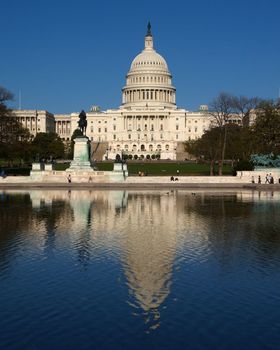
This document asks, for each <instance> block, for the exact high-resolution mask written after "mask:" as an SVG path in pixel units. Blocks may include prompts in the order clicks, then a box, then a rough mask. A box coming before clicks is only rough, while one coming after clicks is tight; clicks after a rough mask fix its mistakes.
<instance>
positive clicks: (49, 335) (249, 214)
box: [0, 190, 280, 350]
mask: <svg viewBox="0 0 280 350" xmlns="http://www.w3.org/2000/svg"><path fill="white" fill-rule="evenodd" d="M279 213H280V194H279V193H278V192H275V193H273V192H270V191H268V192H251V191H247V192H246V191H243V192H242V191H227V192H223V193H221V192H215V191H212V192H204V191H196V192H191V191H182V190H178V191H95V190H94V191H80V190H77V191H65V190H62V191H58V190H56V191H46V190H42V191H21V192H19V191H4V192H3V191H2V192H0V348H1V349H40V350H41V349H43V350H44V349H116V348H118V349H185V348H186V349H279V348H280V219H279V217H280V216H279Z"/></svg>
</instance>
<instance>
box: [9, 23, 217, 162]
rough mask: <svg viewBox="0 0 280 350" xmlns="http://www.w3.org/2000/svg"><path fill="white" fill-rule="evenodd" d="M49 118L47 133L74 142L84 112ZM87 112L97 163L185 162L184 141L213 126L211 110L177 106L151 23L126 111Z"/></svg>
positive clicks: (127, 90)
mask: <svg viewBox="0 0 280 350" xmlns="http://www.w3.org/2000/svg"><path fill="white" fill-rule="evenodd" d="M32 112H33V111H32V110H27V111H22V110H19V111H15V115H16V116H17V117H18V118H19V119H20V120H21V121H22V116H23V115H24V116H27V115H29V114H30V113H31V114H32ZM47 113H48V112H46V118H47V119H50V123H49V125H51V126H52V127H51V128H49V130H44V131H45V132H50V131H55V132H56V133H58V134H59V136H60V137H61V138H62V139H63V140H65V141H68V140H70V139H71V136H72V134H73V132H74V130H75V129H76V128H77V122H78V119H79V112H75V113H71V114H70V115H69V114H59V115H55V114H50V113H48V114H47ZM86 113H87V121H88V126H87V132H86V134H87V136H88V137H89V139H90V141H91V142H92V158H96V159H98V158H99V159H101V158H102V159H115V158H116V155H117V154H119V155H120V154H121V153H122V154H126V155H127V156H128V157H129V158H132V159H137V158H148V159H149V158H151V159H156V158H161V159H171V160H178V159H182V157H183V159H184V157H185V155H184V154H183V153H184V146H183V144H184V142H185V141H186V140H192V139H197V138H199V137H201V136H202V134H203V133H204V132H205V130H207V129H209V127H210V125H211V123H212V118H211V117H210V115H209V114H208V113H207V106H201V107H200V109H199V110H198V111H195V112H190V111H187V110H185V109H182V108H178V107H177V105H176V88H175V87H174V86H173V85H172V75H171V73H170V71H169V68H168V65H167V63H166V60H165V59H164V58H163V57H162V56H161V55H160V54H159V53H158V52H157V51H156V50H155V49H154V39H153V35H152V30H151V25H150V23H149V24H148V28H147V33H146V35H145V38H144V49H143V50H142V52H141V53H139V54H138V55H137V56H136V57H135V58H134V60H133V61H132V63H131V65H130V69H129V71H128V73H127V75H126V81H125V86H124V87H123V88H122V104H121V106H120V107H119V108H117V109H108V110H106V111H101V110H100V108H98V107H92V108H91V109H90V111H87V112H86ZM41 119H42V118H41ZM51 122H52V123H51ZM38 125H39V124H38ZM53 128H54V130H53ZM39 130H40V129H38V132H40V131H39ZM41 131H43V130H42V128H41ZM36 132H37V131H35V134H36ZM33 133H34V132H33ZM35 134H34V136H35ZM180 152H181V158H180Z"/></svg>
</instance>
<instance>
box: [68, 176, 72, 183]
mask: <svg viewBox="0 0 280 350" xmlns="http://www.w3.org/2000/svg"><path fill="white" fill-rule="evenodd" d="M67 181H68V183H69V184H70V183H71V182H72V179H71V174H69V175H68V176H67Z"/></svg>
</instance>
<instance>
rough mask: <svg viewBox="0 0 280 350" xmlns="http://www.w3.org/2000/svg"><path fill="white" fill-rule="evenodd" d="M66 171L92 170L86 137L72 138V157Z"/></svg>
mask: <svg viewBox="0 0 280 350" xmlns="http://www.w3.org/2000/svg"><path fill="white" fill-rule="evenodd" d="M66 171H93V169H92V167H91V166H90V161H89V143H88V137H86V136H80V137H77V138H75V140H74V157H73V160H72V162H71V164H70V168H68V169H66Z"/></svg>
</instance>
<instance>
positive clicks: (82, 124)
mask: <svg viewBox="0 0 280 350" xmlns="http://www.w3.org/2000/svg"><path fill="white" fill-rule="evenodd" d="M78 126H79V129H80V130H81V132H82V134H83V135H85V136H86V131H87V115H86V112H85V111H84V110H82V111H81V113H80V114H79V121H78Z"/></svg>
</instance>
